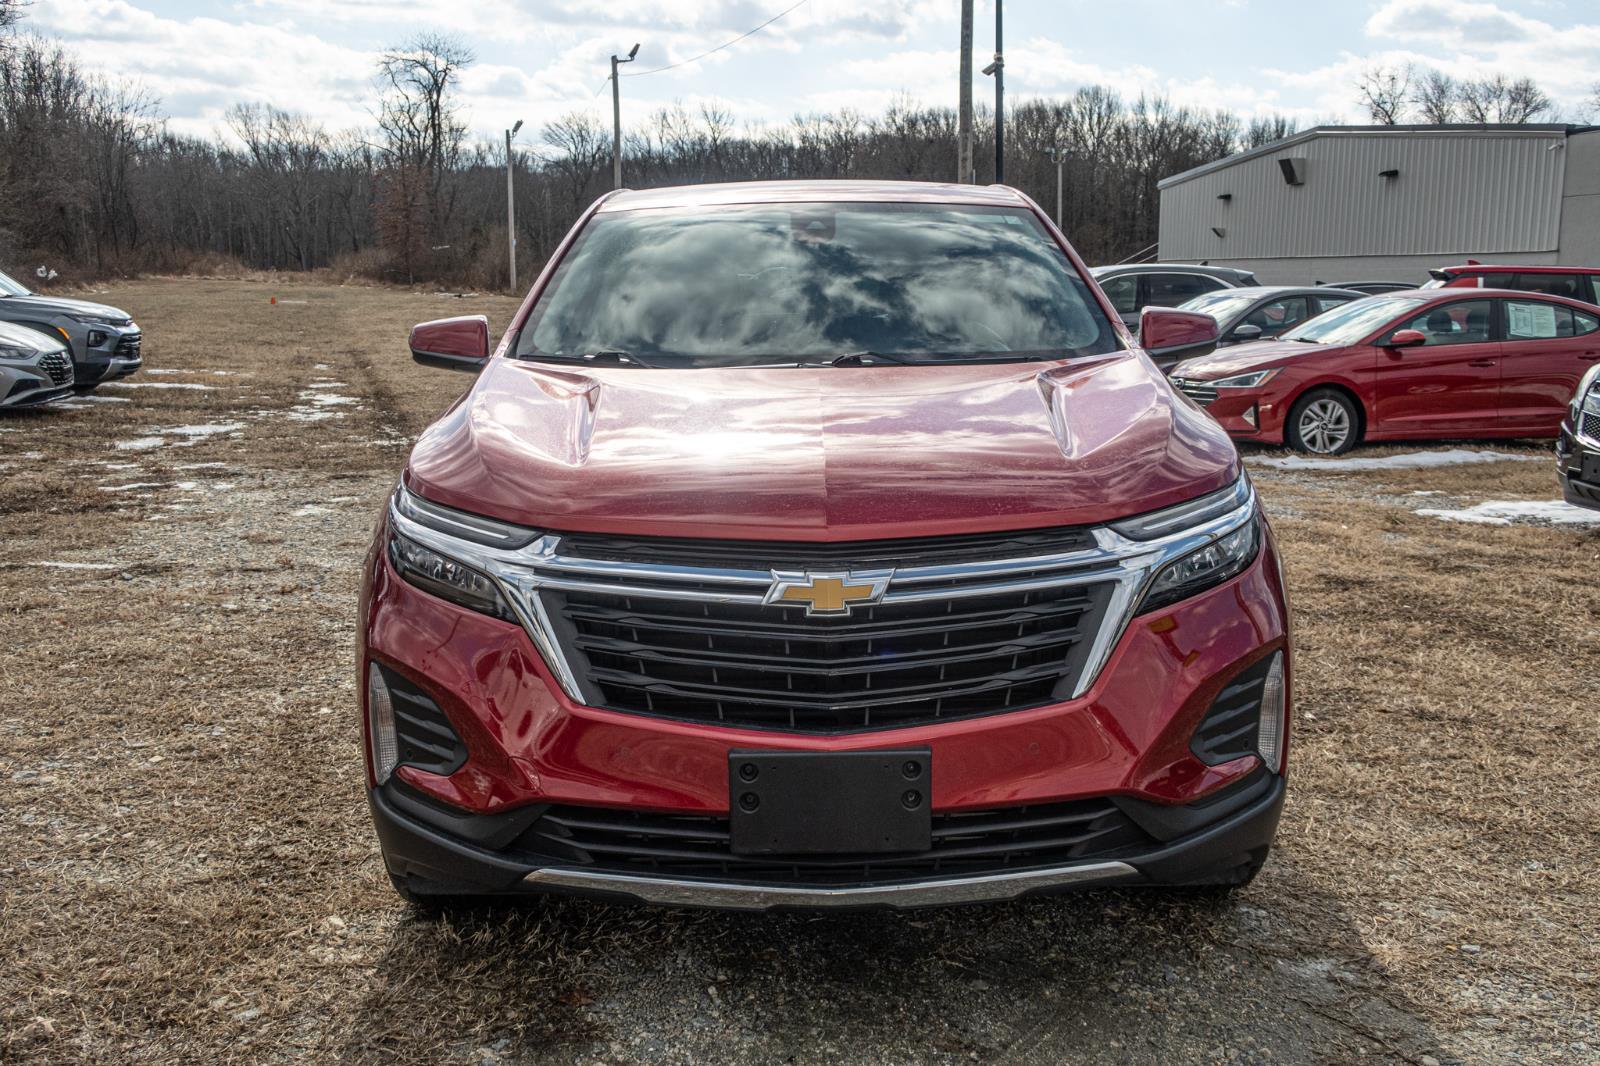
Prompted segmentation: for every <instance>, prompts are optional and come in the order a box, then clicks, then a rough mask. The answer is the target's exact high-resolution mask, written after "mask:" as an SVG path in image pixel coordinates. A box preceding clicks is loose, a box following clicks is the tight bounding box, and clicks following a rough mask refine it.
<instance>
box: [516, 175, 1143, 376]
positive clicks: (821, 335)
mask: <svg viewBox="0 0 1600 1066" xmlns="http://www.w3.org/2000/svg"><path fill="white" fill-rule="evenodd" d="M1119 347H1121V343H1120V341H1119V340H1118V338H1117V334H1116V333H1115V331H1114V330H1113V329H1112V327H1111V323H1110V322H1109V320H1108V319H1107V317H1106V315H1105V314H1104V312H1103V311H1102V310H1101V307H1100V305H1099V303H1098V302H1097V301H1096V300H1095V299H1094V298H1093V296H1092V295H1091V294H1090V291H1089V287H1088V285H1087V284H1086V283H1085V282H1084V280H1083V279H1082V278H1081V277H1080V276H1079V275H1078V273H1077V271H1076V270H1074V269H1073V267H1072V264H1071V262H1070V261H1069V260H1068V259H1067V257H1066V255H1065V254H1064V253H1063V252H1062V251H1061V249H1060V248H1059V247H1058V246H1057V245H1056V244H1055V243H1054V242H1053V241H1052V240H1051V239H1050V238H1049V236H1048V235H1047V234H1046V233H1045V231H1044V229H1043V227H1041V226H1040V225H1039V223H1038V221H1037V220H1036V219H1035V218H1034V217H1033V215H1032V213H1031V212H1029V211H1026V210H1023V209H1016V208H1003V207H980V206H952V205H946V204H881V203H801V204H761V205H755V206H734V207H727V206H721V207H697V208H685V209H671V210H638V211H621V212H615V213H601V214H599V215H596V216H595V217H594V218H593V219H592V220H591V221H590V222H589V224H588V225H587V226H585V227H584V230H583V232H582V234H581V235H580V237H579V240H578V243H577V244H576V245H575V247H574V248H573V249H572V250H571V251H570V252H568V253H567V255H566V257H565V258H564V259H563V260H562V262H561V265H560V267H559V268H558V269H557V271H556V273H555V276H554V277H553V278H552V279H551V281H550V284H549V286H548V287H546V289H545V290H544V292H543V293H542V294H541V295H540V297H539V300H538V303H537V304H536V305H535V306H534V309H533V312H532V314H531V315H530V316H529V319H528V322H527V324H526V325H525V326H524V327H523V329H522V332H521V335H520V336H519V337H518V340H517V347H516V353H517V355H518V356H519V357H521V358H525V359H540V360H547V361H560V360H564V359H580V358H583V357H585V356H591V357H592V356H594V355H596V354H598V353H604V354H609V355H617V354H619V353H626V355H628V356H632V357H634V361H635V362H636V363H638V364H639V365H645V366H651V367H704V366H755V365H769V366H770V365H785V364H787V365H793V364H795V363H815V362H818V361H832V360H835V359H839V358H840V357H848V356H855V355H860V356H862V357H863V361H869V362H870V361H873V357H874V356H876V357H877V358H878V359H879V360H881V361H894V362H951V361H962V360H983V361H1010V360H1018V359H1039V358H1051V359H1055V358H1066V357H1072V356H1080V355H1092V354H1099V353H1104V352H1109V351H1113V350H1115V349H1117V348H1119ZM847 362H854V360H847ZM608 365H610V364H608Z"/></svg>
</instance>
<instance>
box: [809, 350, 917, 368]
mask: <svg viewBox="0 0 1600 1066" xmlns="http://www.w3.org/2000/svg"><path fill="white" fill-rule="evenodd" d="M868 360H871V363H898V364H900V365H901V366H904V365H906V364H907V363H909V362H911V361H912V360H909V359H902V358H900V357H899V356H898V355H886V354H884V353H883V352H875V351H873V350H872V349H870V348H869V349H867V350H865V351H860V352H846V353H844V354H843V355H836V356H834V357H833V358H832V359H829V360H827V364H828V365H829V366H870V365H871V363H869V362H868Z"/></svg>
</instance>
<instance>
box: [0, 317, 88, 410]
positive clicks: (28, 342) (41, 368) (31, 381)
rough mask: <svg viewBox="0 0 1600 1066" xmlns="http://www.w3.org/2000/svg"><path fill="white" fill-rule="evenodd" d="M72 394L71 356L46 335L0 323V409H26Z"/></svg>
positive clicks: (59, 344) (52, 338)
mask: <svg viewBox="0 0 1600 1066" xmlns="http://www.w3.org/2000/svg"><path fill="white" fill-rule="evenodd" d="M71 392H72V356H71V354H70V353H69V352H68V351H67V346H66V345H65V344H63V343H62V342H61V341H59V340H56V339H55V338H54V337H51V336H49V335H48V334H44V333H40V332H39V331H37V330H32V329H28V328H27V327H25V326H14V325H12V324H11V323H9V322H0V407H27V406H30V405H32V404H38V403H45V402H47V401H49V400H58V399H60V398H61V397H63V396H66V395H70V394H71Z"/></svg>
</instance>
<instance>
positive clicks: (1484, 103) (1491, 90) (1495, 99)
mask: <svg viewBox="0 0 1600 1066" xmlns="http://www.w3.org/2000/svg"><path fill="white" fill-rule="evenodd" d="M1456 99H1457V101H1458V102H1459V104H1460V107H1461V114H1462V117H1463V118H1465V119H1466V121H1468V122H1507V123H1517V124H1521V123H1527V122H1534V121H1536V120H1537V119H1538V118H1539V117H1540V116H1542V115H1546V114H1549V113H1550V112H1551V111H1553V110H1554V108H1555V104H1554V102H1553V101H1552V100H1551V99H1550V97H1549V96H1547V95H1546V94H1545V92H1544V90H1542V89H1540V88H1539V87H1538V86H1537V85H1535V84H1534V83H1533V79H1531V78H1518V79H1517V80H1516V81H1511V80H1509V79H1507V78H1506V76H1505V75H1504V74H1496V75H1494V76H1493V77H1489V78H1478V79H1476V80H1473V81H1464V82H1462V83H1461V84H1460V87H1459V89H1458V91H1457V94H1456Z"/></svg>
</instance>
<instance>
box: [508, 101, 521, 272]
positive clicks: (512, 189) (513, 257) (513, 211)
mask: <svg viewBox="0 0 1600 1066" xmlns="http://www.w3.org/2000/svg"><path fill="white" fill-rule="evenodd" d="M521 128H522V120H521V119H520V118H519V119H517V122H516V125H514V126H512V127H511V128H510V129H508V130H506V255H507V256H508V257H509V265H510V267H511V291H512V292H513V293H515V292H516V291H517V186H516V184H515V183H514V182H513V181H512V180H511V174H512V160H511V138H513V137H515V136H516V135H517V131H518V130H520V129H521Z"/></svg>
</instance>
